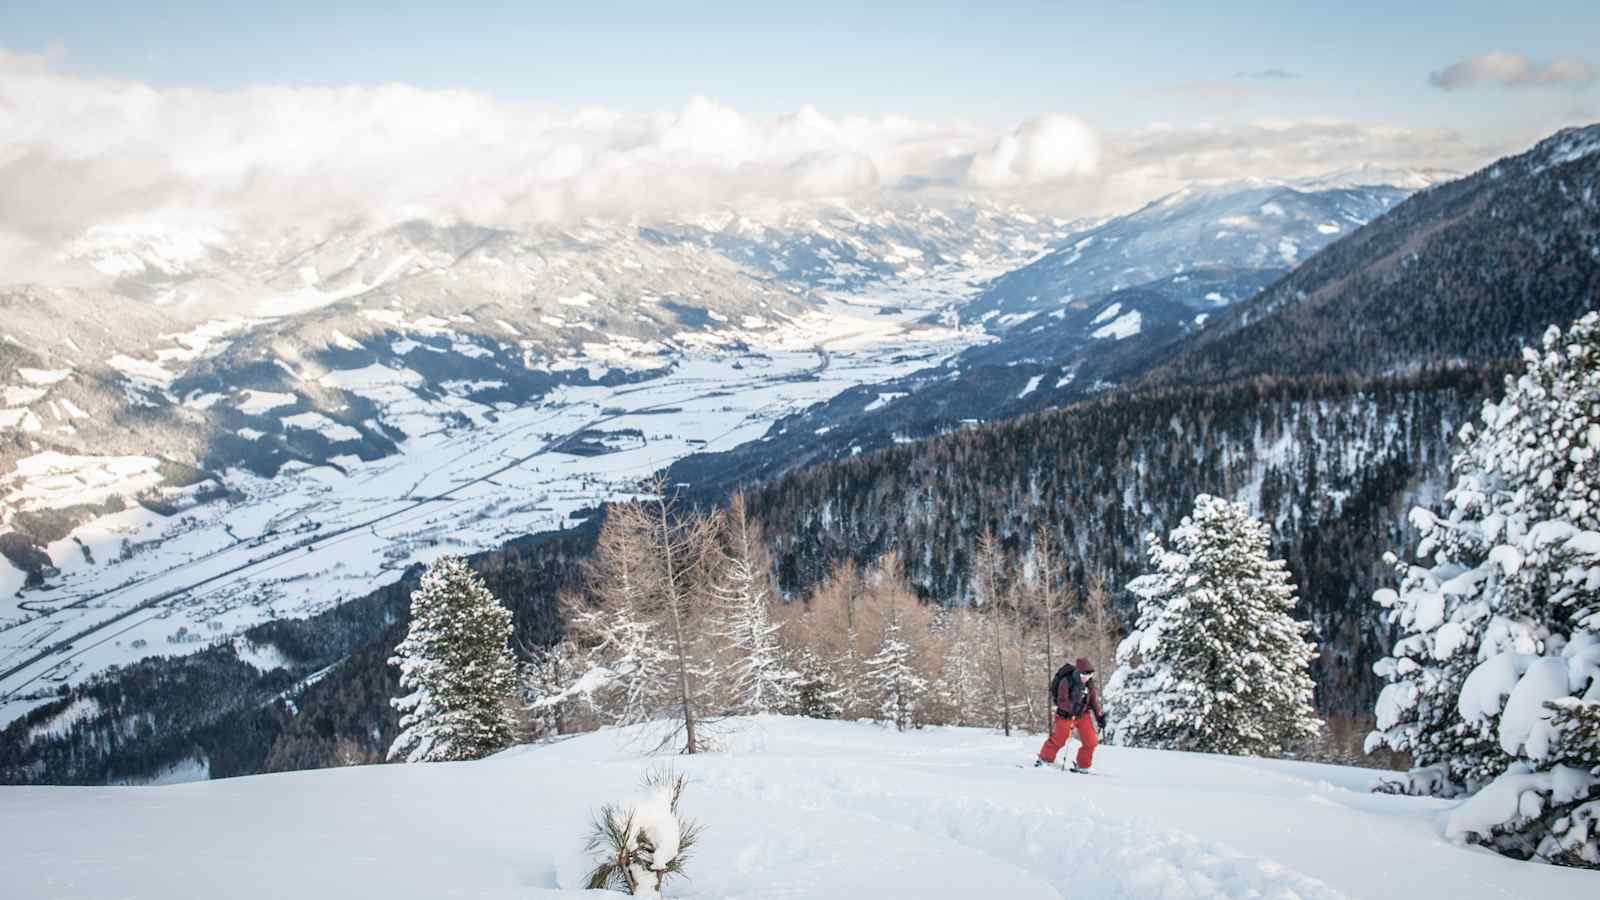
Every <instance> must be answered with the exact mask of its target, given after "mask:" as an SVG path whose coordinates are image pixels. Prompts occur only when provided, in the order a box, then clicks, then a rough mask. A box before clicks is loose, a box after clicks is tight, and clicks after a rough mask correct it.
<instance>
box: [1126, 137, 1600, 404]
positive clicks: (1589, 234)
mask: <svg viewBox="0 0 1600 900" xmlns="http://www.w3.org/2000/svg"><path fill="white" fill-rule="evenodd" d="M1597 302H1600V125H1591V126H1588V127H1586V128H1569V129H1566V130H1564V131H1561V132H1558V133H1557V134H1555V135H1553V136H1551V137H1549V138H1547V139H1546V140H1544V141H1542V142H1540V143H1539V144H1537V145H1536V146H1534V147H1533V148H1531V149H1529V150H1528V151H1526V152H1524V153H1521V154H1518V155H1516V156H1510V157H1506V158H1504V159H1501V160H1499V161H1497V162H1495V163H1493V164H1491V165H1489V166H1486V167H1485V168H1483V169H1482V170H1480V171H1478V172H1475V173H1473V174H1471V175H1469V176H1467V177H1464V178H1461V179H1459V180H1456V181H1451V182H1448V183H1445V184H1441V185H1437V186H1435V187H1432V188H1430V189H1428V190H1425V191H1422V192H1420V193H1417V194H1415V195H1413V196H1411V197H1410V198H1409V199H1407V200H1406V201H1405V202H1404V203H1401V204H1400V205H1399V206H1397V207H1395V209H1394V210H1393V211H1392V212H1390V213H1389V214H1387V215H1385V216H1383V217H1382V218H1380V219H1378V220H1376V221H1374V222H1372V223H1371V224H1369V225H1368V226H1366V227H1365V228H1363V229H1361V230H1360V231H1359V232H1357V233H1356V234H1354V235H1352V236H1350V237H1349V238H1346V239H1344V240H1341V241H1339V242H1338V243H1337V244H1334V245H1333V246H1331V247H1329V248H1327V249H1326V250H1324V251H1322V252H1321V253H1319V254H1317V255H1316V256H1315V257H1314V258H1312V259H1311V260H1310V261H1309V262H1307V263H1306V264H1305V265H1303V266H1301V267H1300V268H1298V269H1296V270H1295V271H1294V273H1293V274H1291V275H1289V276H1288V277H1287V278H1285V279H1283V280H1282V281H1281V282H1279V283H1277V284H1276V285H1274V286H1272V287H1271V288H1270V289H1268V290H1266V291H1263V292H1262V293H1261V294H1259V295H1257V296H1256V297H1254V298H1252V299H1251V300H1250V301H1249V302H1247V303H1243V304H1239V305H1237V306H1235V307H1233V308H1232V309H1230V310H1228V311H1227V312H1226V313H1225V314H1223V315H1219V316H1217V317H1216V319H1215V320H1214V321H1213V322H1212V323H1211V325H1210V327H1208V328H1207V329H1206V330H1205V331H1204V332H1203V333H1202V334H1200V335H1198V336H1197V337H1196V338H1195V339H1194V340H1193V341H1191V342H1190V343H1189V345H1187V346H1186V347H1184V348H1183V351H1184V352H1183V353H1182V354H1181V355H1180V356H1179V357H1178V358H1177V359H1175V360H1173V361H1172V362H1170V363H1169V364H1167V365H1165V366H1163V367H1161V368H1160V369H1158V370H1156V371H1154V372H1152V373H1151V374H1150V377H1149V378H1148V382H1149V383H1154V384H1192V383H1195V382H1219V381H1225V380H1229V379H1235V378H1241V377H1250V376H1254V375H1262V374H1271V373H1281V372H1300V373H1321V374H1354V373H1361V374H1378V373H1382V372H1391V371H1397V370H1399V371H1404V370H1406V369H1409V368H1415V367H1418V366H1423V365H1440V364H1462V363H1465V364H1481V363H1483V362H1485V361H1487V360H1491V359H1499V358H1505V357H1508V356H1511V355H1514V354H1515V353H1517V352H1518V350H1519V348H1520V347H1522V346H1524V345H1526V344H1529V343H1531V342H1534V341H1536V340H1537V338H1538V337H1539V336H1540V335H1541V334H1543V332H1544V330H1545V328H1546V327H1548V326H1549V325H1551V324H1552V323H1563V324H1564V323H1566V322H1569V321H1571V320H1572V319H1575V318H1577V317H1578V316H1579V315H1581V314H1582V313H1583V312H1585V311H1587V310H1590V309H1593V308H1594V307H1595V305H1596V303H1597Z"/></svg>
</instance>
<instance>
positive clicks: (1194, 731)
mask: <svg viewBox="0 0 1600 900" xmlns="http://www.w3.org/2000/svg"><path fill="white" fill-rule="evenodd" d="M1269 537H1270V534H1269V532H1268V530H1267V527H1266V526H1265V525H1264V524H1262V523H1261V522H1258V521H1256V520H1255V519H1254V518H1252V517H1251V515H1250V511H1249V509H1248V508H1246V507H1245V506H1244V505H1243V504H1240V503H1230V502H1228V501H1227V500H1222V499H1219V498H1216V497H1211V496H1207V495H1205V494H1202V495H1200V496H1199V497H1196V498H1195V507H1194V513H1193V515H1191V516H1189V517H1187V518H1185V519H1184V520H1183V522H1182V524H1181V525H1180V526H1179V527H1178V528H1175V529H1173V531H1172V535H1171V540H1172V544H1173V548H1172V549H1170V550H1169V549H1167V548H1166V547H1163V546H1162V543H1161V541H1160V539H1159V538H1157V537H1156V536H1155V535H1151V536H1150V537H1149V539H1148V540H1149V554H1150V562H1151V565H1152V566H1153V567H1154V568H1155V572H1154V573H1152V574H1149V575H1145V576H1142V577H1140V578H1137V579H1135V580H1134V581H1133V582H1132V583H1131V584H1130V585H1129V587H1130V589H1132V590H1133V591H1134V593H1136V594H1138V595H1139V620H1138V627H1137V628H1135V629H1134V631H1133V633H1132V634H1130V635H1129V636H1128V637H1127V638H1126V639H1125V640H1124V641H1123V642H1122V644H1121V646H1120V647H1118V648H1117V665H1118V670H1117V673H1116V674H1115V675H1114V676H1113V677H1112V680H1111V683H1110V684H1109V685H1108V687H1107V690H1106V700H1107V706H1108V709H1107V711H1106V712H1107V718H1108V719H1109V720H1110V723H1109V725H1108V727H1107V729H1106V732H1107V733H1106V738H1107V740H1108V741H1111V742H1113V743H1118V744H1129V745H1136V746H1143V747H1156V748H1162V749H1173V750H1193V751H1200V752H1208V753H1232V754H1240V755H1276V754H1281V753H1283V752H1285V751H1288V750H1290V749H1292V748H1293V747H1295V746H1296V745H1298V744H1300V743H1302V742H1304V741H1306V740H1309V739H1310V738H1312V737H1314V736H1315V735H1316V733H1317V731H1318V730H1319V729H1320V727H1321V722H1320V720H1318V719H1317V717H1316V714H1315V712H1314V711H1313V709H1312V706H1311V697H1312V681H1311V674H1310V671H1309V667H1310V665H1311V661H1312V659H1314V658H1315V656H1316V648H1315V646H1314V645H1312V644H1311V643H1310V641H1308V640H1307V635H1308V634H1309V632H1310V626H1308V625H1306V624H1305V623H1303V622H1298V621H1296V620H1295V619H1293V618H1292V617H1291V616H1290V615H1289V611H1290V610H1291V609H1293V608H1294V605H1295V603H1296V597H1295V588H1294V585H1293V584H1292V583H1291V581H1290V579H1289V572H1288V570H1287V569H1286V567H1285V565H1284V563H1283V561H1282V560H1275V559H1271V558H1270V556H1269V551H1270V544H1269Z"/></svg>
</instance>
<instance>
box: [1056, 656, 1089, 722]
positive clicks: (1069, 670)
mask: <svg viewBox="0 0 1600 900" xmlns="http://www.w3.org/2000/svg"><path fill="white" fill-rule="evenodd" d="M1063 679H1064V680H1065V681H1066V682H1067V705H1066V706H1062V705H1061V701H1060V697H1061V682H1062V680H1063ZM1088 696H1089V688H1088V685H1086V684H1084V683H1083V678H1082V677H1080V676H1079V675H1078V667H1077V666H1075V665H1073V664H1072V663H1067V664H1066V665H1064V666H1062V667H1061V668H1060V669H1058V670H1057V671H1056V675H1055V677H1054V678H1052V679H1050V705H1051V706H1053V707H1055V708H1056V709H1059V710H1061V711H1062V712H1064V713H1066V714H1067V715H1069V716H1072V717H1074V718H1075V717H1077V716H1080V715H1082V714H1083V708H1084V704H1085V701H1086V699H1087V698H1088Z"/></svg>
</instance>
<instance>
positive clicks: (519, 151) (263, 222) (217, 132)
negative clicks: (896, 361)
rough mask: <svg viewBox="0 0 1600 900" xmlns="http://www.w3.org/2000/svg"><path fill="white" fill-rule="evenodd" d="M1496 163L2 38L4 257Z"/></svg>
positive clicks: (1379, 142) (1381, 145) (1409, 139)
mask: <svg viewBox="0 0 1600 900" xmlns="http://www.w3.org/2000/svg"><path fill="white" fill-rule="evenodd" d="M1484 158H1485V156H1484V155H1483V154H1482V152H1481V151H1479V150H1476V149H1474V148H1470V147H1467V146H1466V145H1465V144H1464V143H1463V142H1462V141H1461V140H1460V139H1459V137H1457V136H1455V135H1452V134H1450V133H1447V132H1427V131H1410V130H1401V129H1382V128H1375V127H1371V126H1363V125H1358V124H1352V123H1288V124H1264V125H1253V126H1241V127H1233V128H1160V127H1154V128H1146V129H1141V130H1138V131H1134V132H1126V133H1121V134H1110V135H1101V134H1099V133H1097V132H1096V131H1095V129H1093V128H1092V127H1090V126H1089V125H1088V124H1086V123H1085V122H1083V121H1082V120H1080V119H1078V118H1075V117H1072V116H1069V115H1059V114H1052V115H1043V116H1040V117H1037V118H1034V119H1030V120H1029V121H1026V122H1023V123H1022V124H1020V125H1018V126H1016V127H1015V128H1012V129H1010V130H1001V129H993V128H986V127H980V126H976V125H971V124H963V123H939V122H923V121H914V120H911V119H906V118H903V117H896V116H888V117H881V118H864V117H843V118H835V117H830V116H828V115H825V114H823V113H822V112H820V111H818V110H816V109H814V108H811V107H804V108H802V109H800V110H799V111H797V112H794V113H792V114H789V115H784V116H779V117H776V118H758V117H752V116H749V115H746V114H743V113H741V112H739V111H737V110H735V109H731V108H729V107H727V106H723V105H721V104H718V103H716V102H714V101H712V100H708V99H704V98H695V99H692V100H690V101H689V102H688V103H687V104H685V105H684V106H683V107H682V108H681V109H679V110H676V111H672V112H664V113H655V114H628V113H621V112H616V111H612V110H607V109H599V108H589V109H580V110H577V111H575V112H573V111H553V110H549V109H544V108H538V107H533V106H528V105H518V104H510V103H504V102H501V101H498V100H495V99H493V98H491V97H488V96H486V95H483V94H478V93H471V92H462V91H437V90H421V89H418V88H414V87H409V86H405V85H384V86H377V87H343V88H289V87H256V88H248V89H242V90H235V91H206V90H191V89H165V88H155V87H151V86H149V85H145V84H140V83H136V82H128V81H119V80H113V79H104V78H89V77H82V76H77V75H73V74H68V73H65V72H63V71H62V70H61V69H60V68H59V66H58V65H57V64H56V62H55V60H53V59H50V58H45V57H39V56H18V55H15V54H6V53H4V52H0V263H3V264H9V263H14V262H16V261H18V260H25V259H30V258H31V259H40V258H45V257H46V256H47V255H48V248H51V247H59V246H61V245H62V244H63V243H64V242H66V241H68V240H70V239H71V238H72V237H74V236H76V235H78V234H81V233H82V232H83V231H84V230H85V229H87V228H89V227H91V226H95V225H136V224H140V223H148V222H160V223H164V224H181V225H186V226H190V227H194V228H204V229H221V230H232V229H239V230H251V229H279V228H291V227H293V228H307V229H318V228H324V227H328V226H330V225H332V224H334V223H342V222H348V221H351V220H357V219H360V220H365V221H367V222H371V223H376V224H382V223H385V222H392V221H398V220H401V219H406V218H431V219H436V220H464V221H471V222H475V223H479V224H485V225H498V226H510V227H520V226H528V225H536V224H540V223H546V222H559V221H563V220H568V219H572V218H575V217H585V216H593V217H631V216H639V215H644V216H648V215H650V214H652V213H661V212H690V211H695V210H701V209H706V208H712V207H722V206H726V205H739V204H742V205H758V204H767V203H770V202H782V201H786V200H792V199H798V198H807V197H817V196H837V195H844V196H850V195H858V194H862V193H865V192H871V191H879V190H885V189H895V188H903V187H905V186H908V185H915V186H918V188H919V189H932V190H955V191H964V192H986V193H990V194H993V195H996V196H999V197H1003V198H1007V199H1016V200H1021V201H1025V202H1027V203H1028V204H1030V205H1032V206H1035V207H1037V208H1039V209H1040V210H1041V211H1046V212H1056V213H1062V214H1086V213H1099V212H1107V211H1120V210H1125V209H1128V208H1131V207H1132V206H1135V205H1137V204H1139V203H1142V202H1144V201H1145V200H1148V199H1150V198H1151V197H1153V196H1154V195H1155V194H1157V193H1159V192H1162V191H1165V190H1170V189H1172V188H1174V187H1177V186H1180V185H1181V184H1182V183H1184V182H1185V181H1187V180H1189V179H1193V178H1218V177H1239V176H1243V175H1251V174H1256V175H1273V176H1294V175H1302V174H1316V173H1319V172H1323V171H1328V170H1331V169H1336V168H1343V167H1347V166H1350V165H1354V164H1359V163H1367V162H1377V163H1381V164H1386V165H1401V166H1403V165H1440V166H1448V167H1458V168H1461V167H1466V166H1467V165H1468V164H1475V163H1477V162H1481V161H1483V159H1484ZM9 274H10V277H8V278H6V279H5V280H8V281H10V280H15V278H16V270H15V269H11V270H9Z"/></svg>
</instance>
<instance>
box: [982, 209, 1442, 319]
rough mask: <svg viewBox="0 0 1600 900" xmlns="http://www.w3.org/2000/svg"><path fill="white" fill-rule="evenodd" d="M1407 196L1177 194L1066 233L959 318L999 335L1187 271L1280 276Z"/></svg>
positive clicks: (1202, 295)
mask: <svg viewBox="0 0 1600 900" xmlns="http://www.w3.org/2000/svg"><path fill="white" fill-rule="evenodd" d="M1338 181H1339V179H1337V178H1336V179H1334V182H1333V183H1338ZM1409 193H1410V189H1408V188H1405V187H1395V186H1389V185H1381V184H1369V185H1363V186H1358V187H1357V186H1352V187H1342V186H1341V187H1317V188H1315V189H1313V188H1303V187H1297V186H1294V185H1287V184H1282V183H1275V182H1268V181H1260V180H1255V181H1244V182H1229V183H1226V184H1218V185H1201V186H1196V187H1193V188H1185V189H1184V190H1181V191H1178V192H1176V193H1173V194H1169V195H1167V196H1166V197H1163V198H1161V199H1159V200H1156V201H1154V202H1152V203H1150V204H1149V205H1147V206H1145V207H1143V208H1142V209H1139V210H1138V211H1136V212H1133V213H1130V214H1128V215H1125V216H1119V217H1117V218H1114V219H1111V220H1110V221H1107V222H1105V223H1103V224H1101V225H1098V226H1095V227H1093V228H1090V229H1087V230H1083V231H1079V232H1075V233H1073V234H1072V235H1070V236H1068V237H1067V238H1065V239H1064V240H1063V241H1062V242H1061V246H1060V249H1057V250H1055V251H1053V252H1051V253H1048V254H1046V255H1044V256H1042V257H1040V258H1039V259H1037V260H1034V261H1033V262H1032V263H1030V264H1029V265H1027V266H1025V267H1023V268H1021V269H1018V270H1016V271H1014V272H1010V273H1007V274H1006V275H1004V276H1002V277H1000V278H998V279H996V280H995V281H994V283H993V284H991V285H990V286H989V288H988V289H987V290H986V291H984V293H983V294H981V295H980V296H978V297H977V298H975V299H974V300H973V302H972V303H970V304H968V306H967V307H966V308H965V309H964V310H963V313H962V314H963V316H965V317H966V318H968V319H973V320H977V321H982V322H983V323H984V324H985V325H987V326H988V327H990V328H991V329H994V330H1006V329H1010V328H1014V327H1016V325H1017V323H1019V322H1021V321H1025V319H1023V317H1025V316H1029V315H1030V314H1036V313H1041V312H1043V313H1049V312H1053V311H1055V310H1057V309H1058V308H1060V307H1072V308H1082V307H1083V306H1084V305H1086V304H1090V303H1093V302H1095V300H1096V299H1097V298H1098V297H1100V296H1101V295H1103V294H1106V293H1109V292H1111V291H1115V290H1121V289H1124V288H1131V287H1134V286H1137V285H1141V284H1146V283H1149V282H1154V281H1158V280H1160V279H1164V278H1168V277H1170V276H1173V275H1178V274H1181V273H1183V272H1186V271H1189V270H1191V269H1201V268H1219V267H1220V268H1231V269H1239V270H1254V271H1260V272H1268V273H1276V274H1282V273H1284V272H1287V271H1288V270H1290V269H1292V268H1294V267H1295V266H1297V265H1299V264H1300V263H1301V262H1303V261H1305V260H1306V259H1309V258H1310V257H1311V255H1312V254H1314V253H1316V252H1317V251H1318V250H1320V249H1321V248H1323V247H1325V246H1327V245H1328V244H1330V243H1332V242H1333V241H1335V240H1337V239H1338V238H1339V237H1341V236H1343V235H1345V234H1349V233H1350V232H1352V231H1354V230H1356V229H1357V228H1360V227H1361V226H1362V225H1364V224H1365V223H1367V222H1369V221H1371V220H1373V219H1375V218H1377V217H1378V216H1379V215H1382V214H1383V213H1384V212H1385V211H1386V210H1388V209H1389V208H1391V207H1392V206H1393V205H1394V204H1396V203H1398V202H1399V201H1400V200H1402V199H1404V198H1405V196H1406V195H1407V194H1409ZM1213 292H1214V290H1212V289H1207V290H1196V291H1194V292H1192V293H1191V294H1190V295H1189V296H1187V297H1185V299H1186V301H1187V302H1189V303H1191V304H1192V305H1194V306H1195V307H1196V309H1197V310H1199V309H1202V308H1204V307H1206V306H1208V305H1211V306H1215V305H1216V302H1215V301H1214V300H1209V299H1208V298H1207V294H1209V293H1213ZM1240 293H1242V292H1239V291H1234V292H1231V295H1232V296H1234V297H1238V296H1239V294H1240ZM1221 294H1222V295H1224V296H1229V295H1230V292H1228V291H1222V292H1221Z"/></svg>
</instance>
